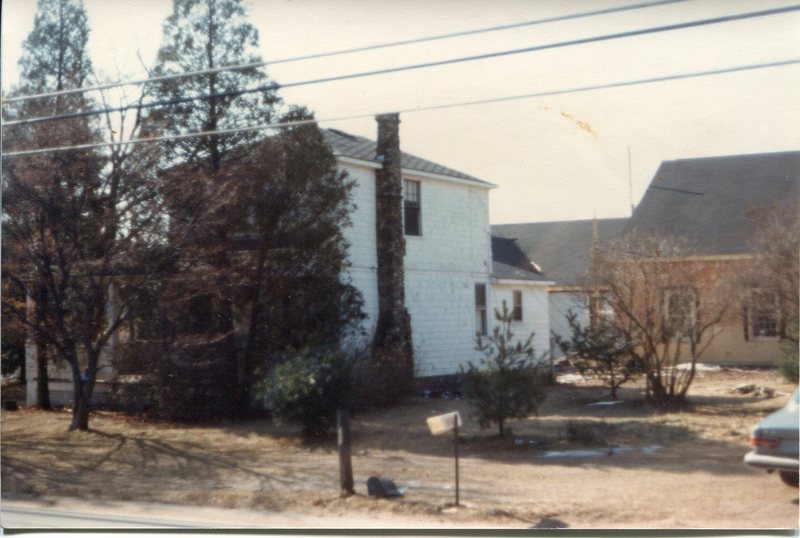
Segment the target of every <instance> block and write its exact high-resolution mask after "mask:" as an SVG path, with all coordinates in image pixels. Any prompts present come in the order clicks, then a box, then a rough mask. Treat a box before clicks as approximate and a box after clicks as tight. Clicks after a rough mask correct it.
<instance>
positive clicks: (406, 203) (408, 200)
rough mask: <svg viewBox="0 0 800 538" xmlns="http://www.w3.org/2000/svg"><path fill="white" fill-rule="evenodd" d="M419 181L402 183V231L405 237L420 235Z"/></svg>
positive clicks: (408, 180) (407, 180)
mask: <svg viewBox="0 0 800 538" xmlns="http://www.w3.org/2000/svg"><path fill="white" fill-rule="evenodd" d="M420 207H421V205H420V184H419V181H411V180H410V179H406V180H404V181H403V229H404V231H405V234H406V235H422V219H421V212H420Z"/></svg>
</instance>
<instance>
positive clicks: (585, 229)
mask: <svg viewBox="0 0 800 538" xmlns="http://www.w3.org/2000/svg"><path fill="white" fill-rule="evenodd" d="M592 222H593V220H592V219H588V220H570V221H558V222H527V223H521V224H495V225H494V226H492V235H493V236H495V237H504V238H508V239H516V240H517V241H516V243H517V244H518V245H519V247H520V248H521V249H522V251H523V252H524V253H525V255H526V256H527V257H528V258H529V259H531V260H533V261H534V262H535V263H536V264H537V265H538V266H539V267H540V268H541V270H542V273H544V276H545V279H546V280H551V281H555V282H556V284H558V285H560V286H577V285H580V284H581V283H582V282H583V280H584V278H585V276H586V273H587V271H588V269H589V263H590V261H591V255H592V240H593V239H592V238H593V232H592ZM627 222H628V219H627V218H619V219H597V230H598V234H597V235H598V239H599V240H600V241H601V242H602V241H605V240H607V239H610V238H612V237H614V236H616V235H619V234H620V233H621V232H622V231H623V230H624V228H625V225H626V224H627Z"/></svg>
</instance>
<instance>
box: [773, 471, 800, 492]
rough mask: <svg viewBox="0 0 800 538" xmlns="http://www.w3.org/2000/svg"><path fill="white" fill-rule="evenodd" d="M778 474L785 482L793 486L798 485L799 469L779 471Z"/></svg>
mask: <svg viewBox="0 0 800 538" xmlns="http://www.w3.org/2000/svg"><path fill="white" fill-rule="evenodd" d="M778 474H780V475H781V480H783V483H784V484H786V485H787V486H792V487H793V488H796V487H797V480H798V477H800V475H798V473H797V471H778Z"/></svg>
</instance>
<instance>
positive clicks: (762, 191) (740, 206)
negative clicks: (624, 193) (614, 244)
mask: <svg viewBox="0 0 800 538" xmlns="http://www.w3.org/2000/svg"><path fill="white" fill-rule="evenodd" d="M798 202H800V151H790V152H782V153H760V154H751V155H733V156H728V157H707V158H700V159H680V160H675V161H665V162H663V163H661V166H660V167H659V168H658V171H657V172H656V174H655V177H654V178H653V180H652V181H651V183H650V186H649V187H648V189H647V191H646V192H645V195H644V197H643V198H642V201H641V203H640V204H639V206H638V207H637V208H636V211H634V213H633V216H632V217H631V219H630V222H629V223H628V229H629V230H637V231H641V232H647V233H660V234H674V235H677V236H682V237H685V238H687V239H688V240H689V242H690V244H691V245H692V248H693V249H694V251H695V253H696V254H707V255H718V254H741V253H747V252H750V251H751V249H752V244H751V242H750V241H751V238H752V236H753V233H754V231H755V223H754V221H753V219H752V218H751V216H749V215H752V212H753V211H758V210H759V209H763V208H766V207H768V206H769V205H771V204H776V203H780V204H789V207H793V208H794V209H795V210H797V209H799V208H798ZM534 260H535V261H536V259H535V258H534Z"/></svg>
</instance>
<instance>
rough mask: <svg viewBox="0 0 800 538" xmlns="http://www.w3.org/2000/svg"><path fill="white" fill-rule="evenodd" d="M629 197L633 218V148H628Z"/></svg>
mask: <svg viewBox="0 0 800 538" xmlns="http://www.w3.org/2000/svg"><path fill="white" fill-rule="evenodd" d="M628 197H629V199H630V202H631V216H633V210H634V209H635V207H634V205H633V174H632V173H631V147H630V146H628Z"/></svg>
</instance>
